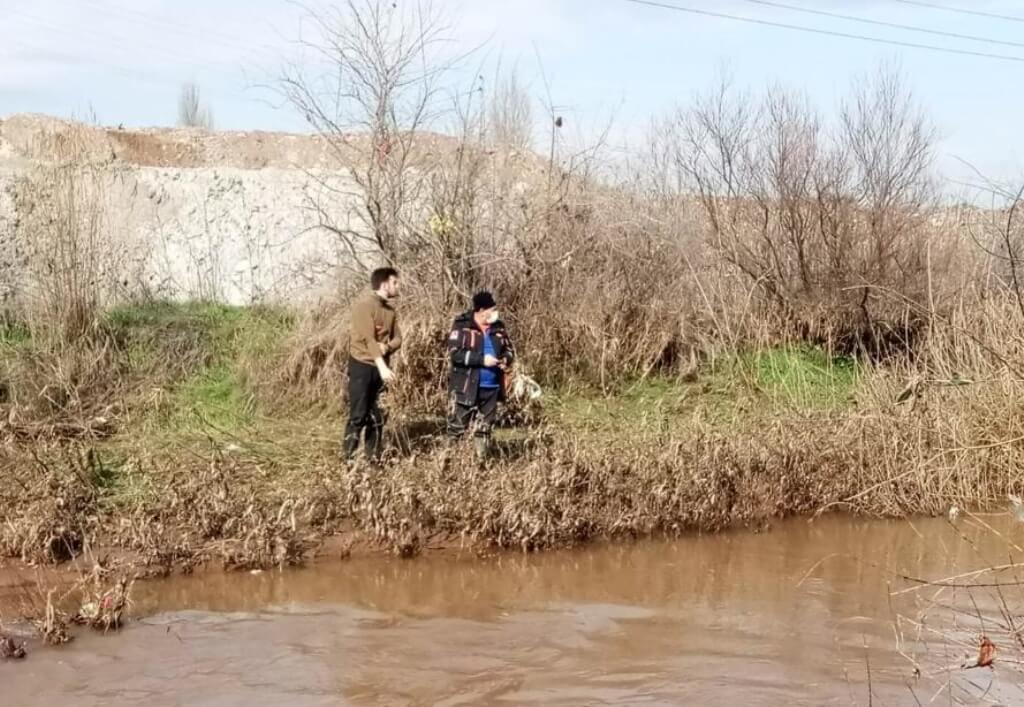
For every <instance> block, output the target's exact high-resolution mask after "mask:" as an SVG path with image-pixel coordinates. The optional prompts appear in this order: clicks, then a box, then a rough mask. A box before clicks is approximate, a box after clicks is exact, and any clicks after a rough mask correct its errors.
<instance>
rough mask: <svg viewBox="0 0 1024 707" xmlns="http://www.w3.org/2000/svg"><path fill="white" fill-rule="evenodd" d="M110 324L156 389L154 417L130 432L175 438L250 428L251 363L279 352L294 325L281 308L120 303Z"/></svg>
mask: <svg viewBox="0 0 1024 707" xmlns="http://www.w3.org/2000/svg"><path fill="white" fill-rule="evenodd" d="M106 323H107V325H108V326H109V327H110V329H111V331H112V332H113V333H114V335H115V337H116V338H117V339H118V340H119V341H120V343H121V346H122V348H123V350H124V352H125V353H126V354H127V356H128V358H129V360H130V368H131V369H132V370H133V371H134V372H135V374H136V375H137V376H138V377H139V379H140V380H144V381H146V382H147V383H149V386H150V388H151V389H153V388H155V389H157V393H156V394H155V395H151V396H150V397H151V398H152V399H153V400H154V401H155V402H153V403H152V404H151V405H150V406H149V407H150V409H149V412H148V414H146V415H143V416H142V417H141V419H140V420H139V422H138V425H137V426H136V428H135V429H129V430H127V431H126V434H127V435H136V436H137V435H139V434H148V435H159V436H164V437H172V438H173V437H174V436H175V435H185V436H191V435H192V434H193V433H196V432H200V431H201V432H204V433H216V432H217V431H223V432H228V433H232V432H234V431H236V430H238V429H239V428H241V427H244V426H245V425H248V424H249V423H250V422H251V420H252V419H253V416H254V413H255V408H256V405H255V402H254V396H253V395H252V391H251V390H250V388H249V385H248V375H247V374H248V370H249V367H250V366H252V365H254V364H258V363H259V362H261V361H263V360H265V359H266V357H268V356H270V355H271V354H272V353H273V352H275V351H276V350H278V348H279V347H280V344H281V342H282V341H283V340H284V338H285V337H286V336H287V335H288V334H289V333H290V332H291V331H292V327H293V326H294V321H293V319H292V317H291V316H290V315H289V314H288V313H286V312H284V311H281V310H277V309H273V308H267V307H232V306H227V305H221V304H211V303H205V302H188V303H181V304H179V303H170V302H153V303H146V304H143V305H135V306H130V307H121V308H118V309H115V310H113V311H111V312H110V313H109V314H108V315H107V318H106ZM154 383H155V384H156V385H153V384H154Z"/></svg>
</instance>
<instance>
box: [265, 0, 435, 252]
mask: <svg viewBox="0 0 1024 707" xmlns="http://www.w3.org/2000/svg"><path fill="white" fill-rule="evenodd" d="M307 15H308V18H309V20H310V24H311V26H312V36H309V37H305V38H303V39H302V40H300V41H301V44H302V45H303V46H304V47H305V48H306V49H307V50H309V51H310V52H311V53H312V54H313V55H314V56H315V57H316V58H317V59H318V61H319V62H320V65H321V66H323V65H326V66H327V67H328V68H327V69H326V70H323V71H318V72H317V74H316V75H312V76H311V75H309V74H308V73H307V72H306V70H305V69H304V68H303V67H302V66H290V67H287V68H286V69H285V71H284V75H283V76H282V80H281V89H282V91H283V94H284V96H285V99H286V100H287V101H288V102H289V103H290V104H291V105H292V106H293V107H295V108H296V109H297V110H298V111H299V112H300V113H301V114H302V115H303V116H304V117H305V119H306V121H307V122H308V123H309V124H310V126H312V127H313V128H314V129H315V130H316V131H317V132H318V133H319V134H320V135H321V136H322V137H323V139H324V141H325V143H326V145H327V146H328V148H329V151H330V155H331V157H332V158H333V160H334V162H335V163H336V164H337V165H338V166H340V167H342V168H343V169H344V170H346V171H348V172H349V174H350V175H351V177H352V178H353V180H354V181H355V183H356V185H357V186H358V187H359V192H358V193H357V194H353V193H349V192H345V191H343V190H339V187H337V186H336V185H335V184H332V183H329V181H328V180H326V179H324V178H322V177H319V176H317V175H311V176H314V177H316V178H317V179H318V181H319V182H320V185H321V187H322V190H323V192H324V194H325V195H326V197H325V198H326V199H329V200H330V202H331V203H330V204H329V205H327V204H325V203H324V199H312V200H311V202H310V206H311V207H312V208H313V209H314V210H315V211H316V213H317V216H318V220H319V223H320V226H321V227H322V228H324V229H326V230H327V231H328V232H330V233H332V234H334V235H335V236H336V237H337V238H338V239H339V241H340V244H341V245H342V249H343V250H344V251H346V252H347V254H348V255H349V256H351V257H352V258H353V259H355V261H356V262H357V263H360V261H361V258H362V257H364V256H366V255H367V254H368V253H369V254H373V253H379V254H382V255H383V257H384V258H385V259H386V260H388V261H389V262H396V261H397V260H398V259H399V257H400V255H401V249H402V240H403V237H404V235H405V234H406V233H407V232H408V231H409V229H410V228H412V227H413V226H411V222H412V221H413V220H414V217H413V215H412V214H411V213H410V212H411V211H414V210H416V209H417V208H418V205H419V204H420V203H421V201H422V199H423V192H424V190H425V188H426V185H427V179H426V176H425V175H424V174H422V173H417V171H416V170H415V169H414V164H413V157H414V153H415V150H416V148H417V147H418V142H419V141H420V139H421V138H422V136H421V135H420V132H419V131H421V130H422V129H423V128H424V127H425V126H426V125H427V124H429V122H430V121H431V119H432V118H433V117H435V113H434V112H433V109H434V107H435V104H436V99H437V97H438V82H439V79H440V77H441V76H442V75H443V74H444V72H445V69H446V68H447V66H448V65H447V64H446V63H445V62H444V61H443V60H442V59H441V57H440V49H441V45H442V43H443V42H445V41H446V40H447V39H448V32H449V28H448V26H447V25H446V24H445V23H444V22H443V20H442V18H441V16H440V14H439V13H438V12H436V11H435V10H434V9H433V8H432V6H430V5H429V4H426V5H425V4H416V5H414V6H409V5H406V4H404V3H403V4H402V5H401V7H399V6H398V5H397V4H396V3H393V2H391V1H390V0H386V1H385V0H345V2H342V3H340V4H338V5H336V6H332V7H330V8H327V9H323V10H320V9H311V8H307ZM338 197H341V198H342V199H343V200H344V201H349V200H351V199H352V198H353V197H357V200H358V202H359V203H360V208H358V209H354V210H349V211H345V212H343V213H339V212H338V211H337V210H336V206H335V204H336V203H337V202H338V200H339V199H338ZM360 267H362V266H360Z"/></svg>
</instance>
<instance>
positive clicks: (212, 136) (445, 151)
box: [0, 114, 541, 170]
mask: <svg viewBox="0 0 1024 707" xmlns="http://www.w3.org/2000/svg"><path fill="white" fill-rule="evenodd" d="M72 138H73V139H74V140H75V141H76V143H77V144H78V145H79V146H80V149H81V151H82V155H83V157H84V158H88V159H89V160H91V161H99V162H107V161H110V162H118V163H121V164H125V165H131V166H139V167H164V168H186V169H188V168H203V167H231V168H237V169H263V168H266V167H275V168H284V169H288V168H292V169H325V170H332V169H337V168H338V167H339V166H340V164H339V162H340V161H342V160H344V159H345V158H347V157H348V156H349V155H348V154H347V153H349V152H351V159H352V160H357V159H359V157H360V156H361V155H365V154H367V153H368V151H367V150H366V147H367V146H366V140H367V137H366V136H365V135H347V136H343V137H342V138H340V140H338V141H336V142H335V143H334V144H328V142H327V140H325V139H324V138H322V137H321V136H319V135H313V134H289V133H275V132H262V131H252V132H230V131H208V130H203V129H198V128H144V129H137V130H126V129H121V128H105V127H99V126H94V125H87V124H85V123H78V122H74V121H69V120H62V119H60V118H54V117H51V116H46V115H35V114H26V115H14V116H11V117H9V118H5V119H3V120H0V167H4V166H8V167H18V166H21V165H22V164H24V163H25V162H30V161H35V160H42V161H45V160H47V159H48V158H49V157H50V156H51V155H53V154H54V153H55V152H56V148H57V146H58V145H60V144H61V142H62V141H67V140H70V139H72ZM417 145H418V149H417V155H416V156H415V159H414V161H416V162H419V161H421V160H422V161H423V162H425V163H429V162H432V161H433V162H435V163H436V162H439V161H442V160H446V159H449V158H451V157H452V156H454V155H455V153H456V152H457V150H458V149H459V145H458V141H456V140H455V139H453V138H450V137H447V136H444V135H437V134H432V133H424V134H422V135H420V136H418V139H417ZM487 152H488V154H489V155H490V156H497V157H499V159H500V160H501V161H502V162H503V163H504V164H506V165H509V164H517V165H518V166H519V167H521V168H531V167H532V168H534V169H539V168H540V167H541V165H540V161H539V158H537V156H536V155H533V154H526V153H517V152H515V151H506V150H487ZM531 163H532V164H531Z"/></svg>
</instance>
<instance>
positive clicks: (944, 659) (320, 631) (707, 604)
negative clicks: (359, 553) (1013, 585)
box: [0, 516, 1024, 705]
mask: <svg viewBox="0 0 1024 707" xmlns="http://www.w3.org/2000/svg"><path fill="white" fill-rule="evenodd" d="M982 523H984V524H990V525H991V526H992V528H991V529H986V528H983V527H981V524H982ZM1014 543H1017V544H1021V543H1024V525H1018V524H1015V523H1014V522H1013V521H1012V520H1011V519H1009V518H1006V517H995V516H993V517H984V518H983V519H981V520H980V521H974V520H970V519H961V520H960V521H958V524H957V525H956V526H953V525H951V524H949V523H948V522H946V520H945V519H929V520H921V521H915V522H913V523H911V522H880V521H859V520H851V519H846V518H842V517H834V518H823V519H819V520H817V521H815V522H809V521H807V520H795V521H788V522H785V523H779V524H776V525H775V526H774V527H773V528H772V529H771V530H770V531H768V532H762V533H750V532H732V533H727V534H722V535H716V536H702V537H699V536H694V537H687V538H683V539H679V540H673V541H664V542H656V541H647V542H640V543H636V544H626V545H612V546H607V545H606V546H595V547H590V548H586V549H582V550H575V551H565V552H551V553H545V554H536V555H526V556H523V555H503V556H499V557H496V558H491V559H483V560H481V559H479V558H476V557H474V556H472V555H470V554H469V553H467V554H466V556H465V557H453V556H444V557H425V558H420V559H416V560H411V561H402V560H397V559H383V558H378V559H353V560H348V561H338V562H326V561H324V562H320V563H318V564H316V565H314V566H312V567H309V568H307V569H302V570H292V571H285V572H276V571H275V572H264V573H261V574H258V575H251V574H222V573H208V574H203V575H202V576H196V577H180V578H173V579H169V580H161V581H154V582H147V583H139V584H137V585H136V588H135V594H134V598H135V606H134V607H133V616H134V617H136V618H135V619H133V621H132V622H131V623H130V624H129V625H128V626H127V627H126V628H125V629H123V630H122V631H121V632H120V633H118V634H116V635H101V634H92V633H87V632H85V633H79V634H78V637H77V639H76V640H75V641H74V642H73V643H71V644H69V645H67V646H64V647H61V648H48V647H45V646H41V645H39V644H30V649H31V653H30V655H29V657H28V658H27V659H26V660H24V661H21V662H18V663H13V662H8V663H6V664H0V684H2V686H3V687H2V695H3V703H4V704H10V705H72V704H74V705H119V704H149V705H170V704H187V705H421V704H422V705H428V704H429V705H487V704H499V705H519V704H527V705H677V704H693V705H792V704H798V705H831V704H835V705H851V704H859V705H868V704H875V705H885V704H889V705H903V704H916V703H918V702H920V703H921V704H928V703H929V701H930V700H934V703H935V704H949V703H950V695H949V694H948V693H947V692H941V688H940V692H936V690H935V689H934V684H935V680H934V678H935V676H934V675H929V674H926V675H924V676H922V677H920V678H916V677H915V676H914V675H913V667H914V666H913V665H912V664H911V662H910V661H909V660H908V659H907V658H906V657H904V656H901V655H900V654H899V653H898V652H897V640H896V636H897V635H903V636H904V637H905V638H906V633H907V631H911V632H912V629H910V628H908V626H912V624H908V623H905V622H904V620H903V619H899V620H898V619H897V617H898V616H903V617H906V618H914V617H916V616H917V615H918V612H919V611H920V610H921V609H922V607H923V606H925V604H924V603H923V602H924V600H925V599H927V600H931V601H933V602H935V604H936V606H933V607H932V612H933V613H932V614H931V615H933V616H935V617H936V618H935V619H934V623H932V624H930V625H929V626H930V628H928V629H925V633H923V634H919V635H918V640H916V641H911V643H912V644H913V646H916V650H919V651H924V655H925V657H926V660H925V664H923V665H922V669H924V670H925V672H926V673H927V670H928V669H929V668H928V666H932V667H934V665H935V664H950V665H952V664H956V663H958V662H959V661H961V660H962V659H963V655H964V653H966V652H969V651H968V650H967V649H965V646H970V645H974V646H976V645H977V644H976V640H977V637H978V635H979V628H978V626H976V625H969V624H970V623H971V619H969V618H968V619H967V620H964V619H963V618H962V617H961V618H958V619H956V621H957V624H956V625H954V624H953V623H951V622H950V623H949V624H948V626H947V625H946V624H945V623H944V621H945V620H946V619H945V618H943V617H946V618H949V617H950V616H952V615H953V614H955V613H956V612H957V611H959V610H961V609H963V608H964V606H978V605H979V604H981V605H985V603H986V602H989V599H987V598H986V597H988V596H989V593H991V591H992V590H987V592H988V593H982V592H981V591H974V592H970V594H971V595H972V596H967V594H968V593H965V592H964V591H963V590H955V589H947V590H941V592H940V590H937V589H934V588H928V591H927V593H925V592H922V591H921V590H918V591H913V592H904V593H901V594H896V595H892V594H891V592H893V591H899V590H903V589H906V588H908V587H911V586H914V585H912V584H911V583H908V582H907V581H906V580H903V579H900V578H899V577H898V576H897V575H900V574H902V575H908V576H912V577H917V578H928V579H938V578H942V577H949V576H953V575H957V574H960V573H964V572H968V571H970V570H974V569H978V568H982V567H986V566H991V565H997V564H1006V563H1007V559H1008V555H1010V554H1013V553H1015V552H1016V551H1015V550H1012V549H1011V548H1012V545H1013V544H1014ZM958 592H959V593H958ZM1014 592H1015V594H1014V595H1013V597H1016V596H1019V592H1016V590H1014ZM939 594H941V596H937V595H939ZM974 595H976V596H974ZM1005 598H1007V599H1011V600H1012V597H1011V596H1009V595H1007V596H1006V597H1005ZM957 606H959V607H960V609H957ZM1018 608H1021V609H1024V607H1018ZM994 609H995V605H994V604H991V602H990V604H989V605H988V606H981V608H979V609H978V610H977V611H976V612H975V613H976V614H985V613H986V612H989V611H990V610H994ZM981 620H982V621H984V616H982V618H981ZM930 621H931V619H930ZM950 621H952V620H950ZM932 629H934V631H933V630H932ZM946 629H948V630H949V631H951V632H953V633H951V634H950V635H949V636H946V637H940V635H939V634H940V632H941V631H943V630H946ZM929 631H931V633H929ZM988 631H989V632H990V633H993V636H994V637H995V633H996V631H995V630H994V627H993V625H992V624H989V626H988ZM957 632H958V633H957ZM950 636H951V637H950ZM960 639H962V644H960V645H958V644H957V643H956V641H957V640H960ZM999 640H1003V639H1002V638H1000V639H997V642H998V641H999ZM972 642H973V643H972ZM904 648H906V645H904ZM973 652H974V653H975V654H976V653H977V649H976V648H974V649H973ZM937 656H938V657H937ZM1002 656H1003V654H1000V657H1001V658H1002ZM949 676H950V677H949V679H948V680H947V683H954V682H955V683H957V685H958V687H957V688H956V689H958V690H960V692H958V693H957V694H956V695H955V698H956V699H957V700H962V701H965V702H968V703H969V701H968V700H967V699H965V696H966V695H969V694H970V693H971V691H972V690H973V691H974V694H975V695H976V697H978V698H980V701H978V702H977V703H978V704H994V703H999V704H1024V692H1020V691H1019V689H1020V688H1019V687H1018V685H1019V681H1018V680H1016V679H1014V676H1017V677H1019V674H1018V673H1013V672H1012V671H1009V670H1007V669H1006V668H1004V667H1003V666H1002V665H997V668H996V670H990V669H987V668H983V669H978V670H973V671H963V670H960V669H959V668H958V667H957V668H956V669H951V670H950V672H949ZM929 679H932V682H931V683H929V682H928V680H929ZM944 679H945V678H941V677H940V679H939V683H940V684H941V682H942V680H944ZM965 681H966V682H965ZM975 688H976V689H975ZM949 689H953V688H952V687H950V688H949Z"/></svg>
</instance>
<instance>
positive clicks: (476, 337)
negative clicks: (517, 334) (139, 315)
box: [448, 312, 516, 405]
mask: <svg viewBox="0 0 1024 707" xmlns="http://www.w3.org/2000/svg"><path fill="white" fill-rule="evenodd" d="M488 333H490V335H491V342H492V343H493V344H494V352H495V358H497V359H498V360H499V361H501V362H502V363H503V364H504V365H505V367H506V368H508V367H510V366H511V365H512V363H513V362H514V361H515V357H516V354H515V349H514V348H513V346H512V340H511V339H510V338H509V336H508V330H506V329H505V325H504V324H502V323H501V322H500V321H497V322H495V323H494V324H492V325H491V326H490V328H489V329H488ZM448 361H449V363H451V367H452V372H451V376H450V377H449V382H448V390H449V392H450V393H451V394H452V395H453V396H454V397H455V401H456V402H457V403H459V404H460V405H475V404H476V400H477V393H478V392H479V390H480V371H481V370H482V369H483V367H484V332H483V330H481V329H480V327H479V326H477V324H476V320H475V319H474V318H473V313H472V312H465V313H464V314H460V315H459V316H458V317H456V318H455V321H454V322H453V323H452V331H451V333H450V334H449V335H448ZM500 378H501V383H502V385H501V388H500V390H501V399H502V400H504V399H505V374H504V372H503V371H501V372H500Z"/></svg>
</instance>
